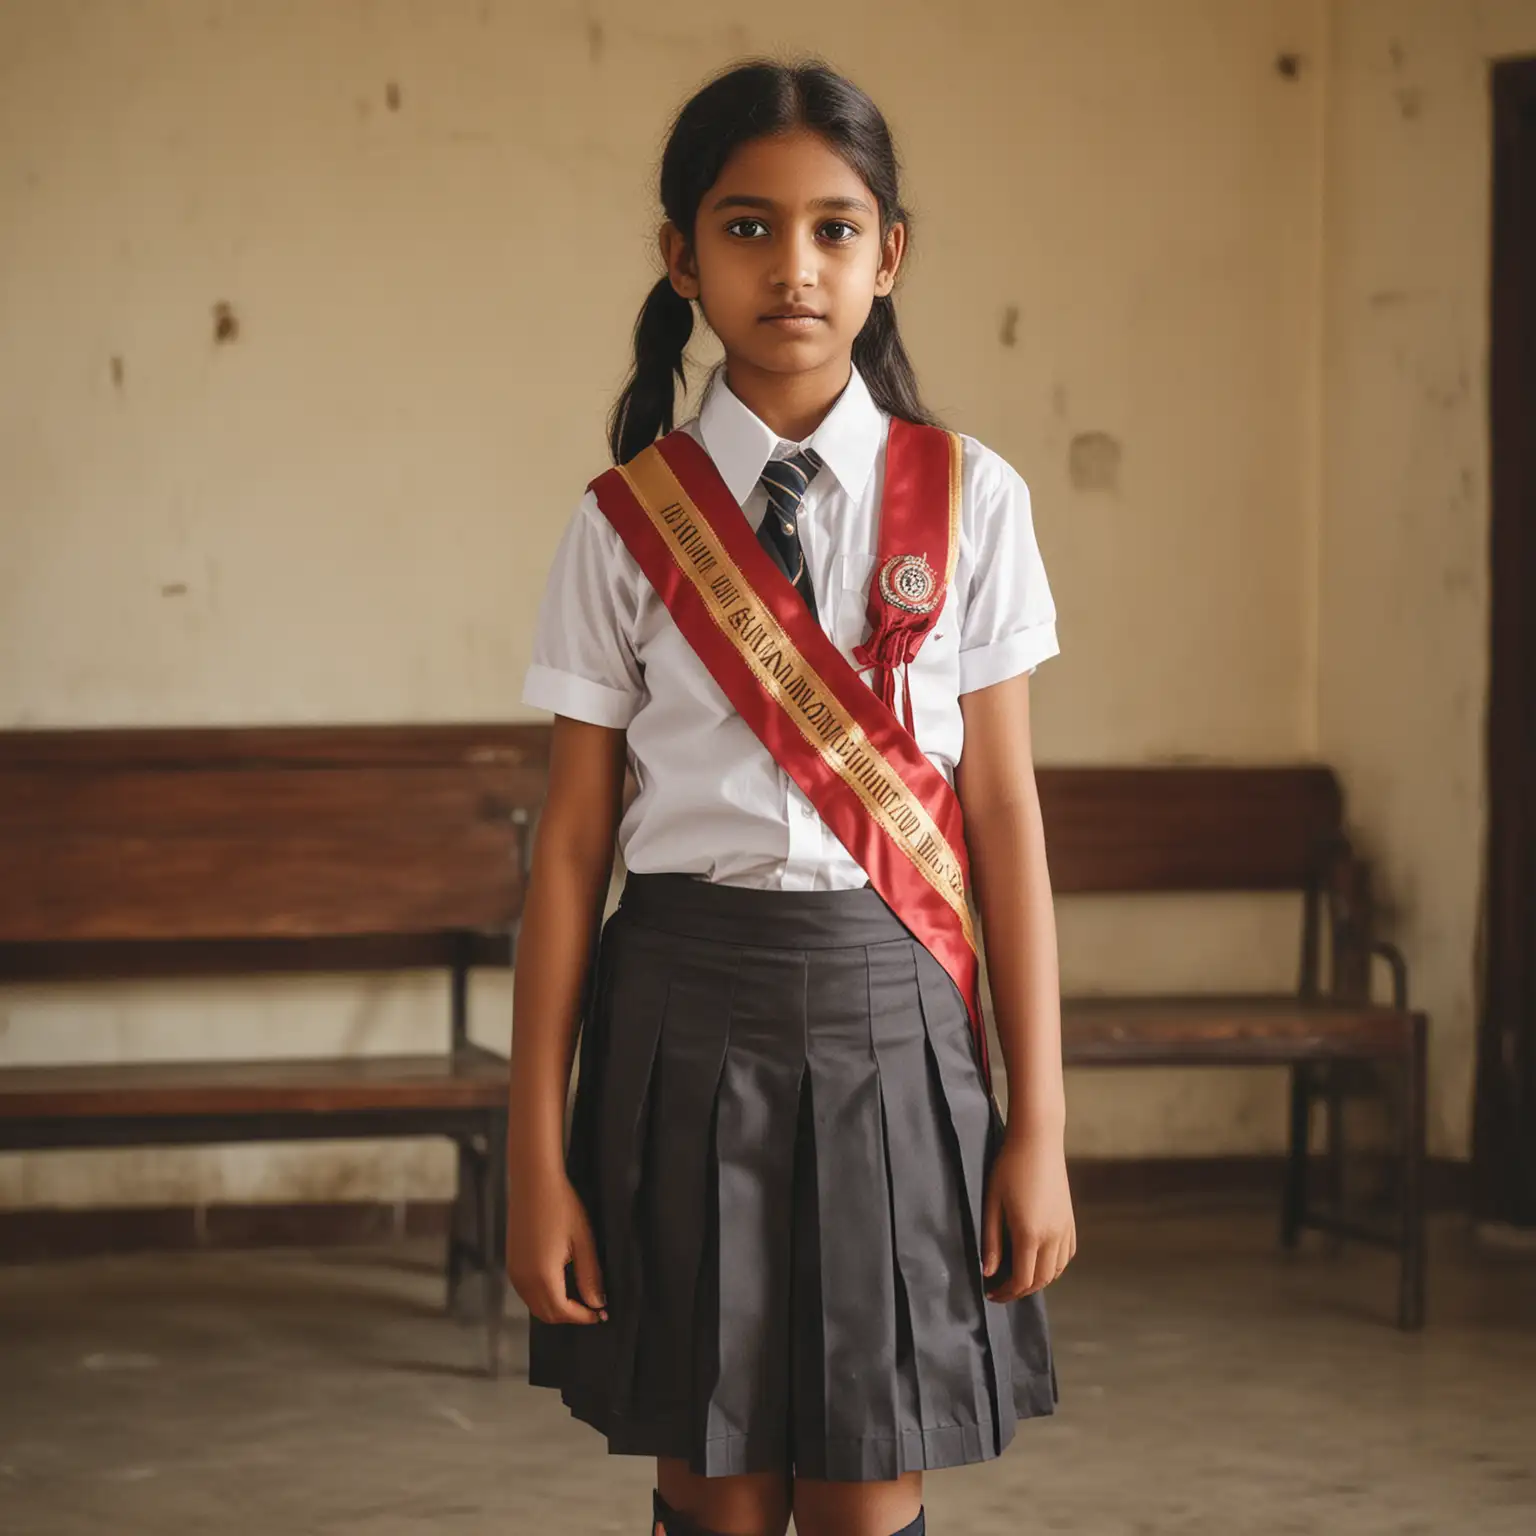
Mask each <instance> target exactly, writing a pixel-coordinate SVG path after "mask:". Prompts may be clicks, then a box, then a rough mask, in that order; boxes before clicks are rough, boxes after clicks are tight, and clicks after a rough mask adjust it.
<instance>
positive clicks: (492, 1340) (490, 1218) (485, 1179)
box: [480, 1115, 507, 1380]
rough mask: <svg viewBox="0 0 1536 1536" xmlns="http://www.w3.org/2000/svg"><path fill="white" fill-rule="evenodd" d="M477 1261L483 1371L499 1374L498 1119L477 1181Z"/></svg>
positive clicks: (502, 1276) (502, 1265) (502, 1239)
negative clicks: (481, 1281)
mask: <svg viewBox="0 0 1536 1536" xmlns="http://www.w3.org/2000/svg"><path fill="white" fill-rule="evenodd" d="M480 1190H481V1217H480V1261H481V1263H482V1264H483V1265H484V1266H485V1270H484V1278H485V1350H486V1372H487V1374H488V1375H489V1376H490V1377H491V1378H492V1379H493V1380H494V1379H495V1378H496V1377H497V1376H499V1375H500V1374H501V1325H502V1315H503V1313H504V1312H505V1310H506V1297H507V1119H506V1116H505V1115H500V1116H498V1117H497V1118H496V1119H495V1120H494V1121H493V1122H492V1127H491V1130H490V1132H489V1134H488V1135H487V1136H486V1144H485V1167H484V1169H483V1172H482V1177H481V1181H480Z"/></svg>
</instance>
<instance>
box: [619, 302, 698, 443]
mask: <svg viewBox="0 0 1536 1536" xmlns="http://www.w3.org/2000/svg"><path fill="white" fill-rule="evenodd" d="M692 334H693V305H692V304H691V303H689V301H688V300H687V299H685V298H684V297H683V296H682V294H680V293H679V292H678V291H677V289H675V288H674V287H673V286H672V281H671V279H670V278H666V277H664V278H662V279H661V281H660V282H658V283H657V284H656V286H655V287H654V288H652V289H651V291H650V292H649V293H648V294H647V295H646V299H645V303H644V305H643V306H642V307H641V310H640V318H639V319H638V320H636V321H635V365H634V368H633V369H632V370H631V372H630V375H629V379H628V381H627V382H626V383H625V385H624V393H623V394H621V395H620V396H619V398H618V402H617V404H615V406H614V408H613V413H612V415H610V416H609V418H608V446H609V448H610V450H611V451H612V453H613V461H614V463H615V464H626V463H628V462H629V460H630V459H632V458H634V456H635V455H636V454H637V453H639V452H640V450H641V449H642V448H648V447H649V446H650V445H651V444H652V443H654V442H655V441H656V439H657V438H658V437H660V436H661V435H662V433H664V432H670V431H671V430H672V422H673V411H674V408H675V406H676V404H677V392H676V391H677V386H678V385H682V386H684V387H686V386H687V383H688V377H687V367H686V363H685V361H684V353H685V351H686V350H687V346H688V338H689V337H690V336H691V335H692Z"/></svg>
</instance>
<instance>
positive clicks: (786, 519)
mask: <svg viewBox="0 0 1536 1536" xmlns="http://www.w3.org/2000/svg"><path fill="white" fill-rule="evenodd" d="M820 468H821V457H820V455H819V454H817V452H816V450H815V449H814V448H807V449H805V450H804V452H802V453H797V454H796V455H795V456H794V457H793V458H792V459H771V460H769V462H768V463H767V465H765V466H764V469H763V489H764V490H766V491H767V492H768V510H767V511H766V512H765V513H764V514H763V520H762V522H761V524H759V526H758V530H757V542H758V543H759V544H761V545H762V546H763V548H764V549H765V550H767V551H768V554H769V557H770V558H771V559H772V561H773V563H774V564H775V565H776V566H778V568H779V569H780V570H781V571H783V573H784V575H785V576H786V577H787V578H788V580H789V582H790V585H791V586H793V587H794V589H795V591H797V592H798V593H799V594H800V596H801V597H802V598H804V599H805V606H806V607H807V608H809V609H810V610H811V617H812V618H813V619H815V618H818V617H819V616H818V614H817V611H816V591H815V588H814V587H812V585H811V573H810V571H809V570H807V569H806V564H805V548H804V546H803V545H802V544H801V542H800V503H801V502H802V501H803V500H804V499H805V492H806V488H807V487H808V486H809V485H810V483H811V481H812V480H814V479H815V478H816V471H817V470H818V469H820Z"/></svg>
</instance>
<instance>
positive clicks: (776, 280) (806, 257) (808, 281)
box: [769, 228, 817, 291]
mask: <svg viewBox="0 0 1536 1536" xmlns="http://www.w3.org/2000/svg"><path fill="white" fill-rule="evenodd" d="M769 275H770V279H771V281H772V283H773V286H774V287H775V288H788V289H790V290H792V291H794V290H798V289H801V288H814V287H815V286H816V275H817V262H816V239H815V236H814V234H813V233H812V231H810V230H808V229H796V228H791V229H789V230H788V231H786V232H785V234H784V235H783V237H782V238H781V239H779V240H777V241H775V243H774V253H773V270H772V272H771V273H770V274H769Z"/></svg>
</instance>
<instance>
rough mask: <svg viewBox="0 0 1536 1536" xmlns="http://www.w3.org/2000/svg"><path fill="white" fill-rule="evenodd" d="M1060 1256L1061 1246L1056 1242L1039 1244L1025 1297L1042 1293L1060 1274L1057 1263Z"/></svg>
mask: <svg viewBox="0 0 1536 1536" xmlns="http://www.w3.org/2000/svg"><path fill="white" fill-rule="evenodd" d="M1060 1256H1061V1244H1060V1242H1059V1241H1056V1242H1045V1243H1041V1245H1040V1249H1039V1252H1038V1254H1037V1255H1036V1258H1035V1272H1034V1275H1033V1276H1032V1277H1031V1278H1030V1282H1029V1290H1028V1291H1027V1292H1026V1293H1025V1294H1026V1295H1031V1296H1032V1295H1034V1293H1035V1292H1036V1291H1043V1290H1044V1289H1045V1288H1046V1286H1048V1285H1049V1284H1050V1283H1051V1281H1052V1280H1054V1279H1055V1278H1056V1276H1057V1275H1058V1274H1059V1273H1060V1270H1059V1269H1058V1266H1057V1261H1058V1260H1059V1258H1060Z"/></svg>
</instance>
